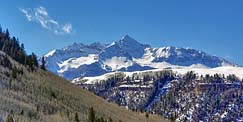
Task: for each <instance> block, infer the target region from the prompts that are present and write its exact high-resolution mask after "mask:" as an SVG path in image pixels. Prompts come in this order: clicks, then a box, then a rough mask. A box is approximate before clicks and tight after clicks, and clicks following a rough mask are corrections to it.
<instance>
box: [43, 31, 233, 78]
mask: <svg viewBox="0 0 243 122" xmlns="http://www.w3.org/2000/svg"><path fill="white" fill-rule="evenodd" d="M44 56H45V58H46V68H47V69H48V70H50V71H51V72H53V73H55V74H58V75H60V76H63V77H64V78H66V79H68V80H73V79H74V78H78V77H86V76H97V75H102V74H104V73H108V72H112V71H143V70H148V69H154V68H164V67H170V66H191V65H195V64H200V65H203V66H205V67H210V68H214V67H219V66H224V65H230V66H234V64H233V63H230V62H228V61H226V60H224V59H222V58H219V57H216V56H211V55H209V54H207V53H205V52H202V51H198V50H194V49H187V48H176V47H172V46H171V47H160V48H154V47H151V46H150V45H146V44H141V43H139V42H138V41H136V40H135V39H133V38H131V37H129V36H128V35H126V36H124V37H122V38H121V39H120V40H118V41H116V42H112V43H111V44H102V43H99V42H97V43H92V44H90V45H85V44H82V43H74V44H72V45H70V46H67V47H64V48H62V49H55V50H53V51H50V52H49V53H47V54H46V55H44ZM161 63H163V64H166V65H162V66H161V65H160V64H161Z"/></svg>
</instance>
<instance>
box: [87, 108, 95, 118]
mask: <svg viewBox="0 0 243 122" xmlns="http://www.w3.org/2000/svg"><path fill="white" fill-rule="evenodd" d="M88 122H95V111H94V109H93V107H91V108H90V109H89V115H88Z"/></svg>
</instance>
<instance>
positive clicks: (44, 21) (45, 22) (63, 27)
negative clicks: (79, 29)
mask: <svg viewBox="0 0 243 122" xmlns="http://www.w3.org/2000/svg"><path fill="white" fill-rule="evenodd" d="M19 10H20V11H21V12H22V13H23V14H24V15H25V17H26V18H27V20H28V21H29V22H36V23H39V24H40V25H41V26H42V27H43V28H45V29H48V30H50V31H52V32H53V33H54V34H56V35H63V34H70V33H72V31H73V27H72V24H71V23H66V24H59V22H57V21H56V20H54V19H52V18H51V17H50V15H49V14H48V12H47V10H46V8H44V7H41V6H40V7H37V8H33V9H31V8H24V9H23V8H21V9H19Z"/></svg>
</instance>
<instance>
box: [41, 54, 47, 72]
mask: <svg viewBox="0 0 243 122" xmlns="http://www.w3.org/2000/svg"><path fill="white" fill-rule="evenodd" d="M45 65H46V61H45V57H44V56H43V57H42V58H41V69H43V70H46V66H45Z"/></svg>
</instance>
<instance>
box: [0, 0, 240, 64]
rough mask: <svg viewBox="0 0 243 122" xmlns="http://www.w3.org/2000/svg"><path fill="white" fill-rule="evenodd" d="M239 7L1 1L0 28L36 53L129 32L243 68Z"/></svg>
mask: <svg viewBox="0 0 243 122" xmlns="http://www.w3.org/2000/svg"><path fill="white" fill-rule="evenodd" d="M242 5H243V2H241V1H240V0H239V1H237V0H235V1H229V0H227V1H223V0H218V1H217V0H214V1H212V0H203V1H200V2H198V1H196V0H183V1H182V0H177V1H175V0H154V1H152V0H151V1H148V0H144V1H143V0H119V1H118V0H117V1H114V0H102V1H101V0H68V1H67V0H66V1H64V0H62V1H59V0H24V1H22V0H21V1H20V0H15V1H14V0H3V1H1V4H0V24H1V26H2V27H3V28H9V30H10V33H11V34H12V35H14V36H17V37H18V38H19V39H20V42H22V43H24V44H25V48H26V50H27V51H28V52H29V53H30V52H32V51H33V52H35V53H36V54H38V55H42V54H44V53H46V52H48V51H50V50H52V49H55V48H61V47H64V46H66V45H69V44H72V43H73V42H82V43H91V42H96V41H100V42H104V43H110V42H112V41H114V40H118V39H120V38H121V37H122V36H123V35H125V34H128V35H130V36H131V37H133V38H135V39H136V40H138V41H139V42H141V43H147V44H150V45H152V46H155V47H158V46H168V45H171V46H178V47H191V48H195V49H198V50H203V51H205V52H207V53H209V54H212V55H216V56H219V57H223V58H226V59H228V60H230V61H232V62H234V63H238V64H240V65H243V55H242V54H243V48H242V46H243V33H242V32H243V7H242Z"/></svg>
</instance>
